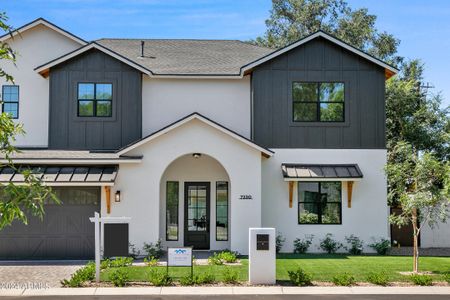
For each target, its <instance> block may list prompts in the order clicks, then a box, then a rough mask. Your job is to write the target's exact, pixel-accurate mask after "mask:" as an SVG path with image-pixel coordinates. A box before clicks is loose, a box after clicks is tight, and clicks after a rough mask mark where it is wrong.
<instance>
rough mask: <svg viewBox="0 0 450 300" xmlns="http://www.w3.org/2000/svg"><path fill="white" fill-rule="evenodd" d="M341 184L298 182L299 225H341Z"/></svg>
mask: <svg viewBox="0 0 450 300" xmlns="http://www.w3.org/2000/svg"><path fill="white" fill-rule="evenodd" d="M341 190H342V183H341V182H330V181H322V182H299V183H298V223H299V224H341V223H342V209H341V205H342V199H341V198H342V193H341Z"/></svg>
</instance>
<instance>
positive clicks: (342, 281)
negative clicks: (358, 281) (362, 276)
mask: <svg viewBox="0 0 450 300" xmlns="http://www.w3.org/2000/svg"><path fill="white" fill-rule="evenodd" d="M332 281H333V283H334V284H335V285H339V286H351V285H353V284H355V277H353V275H351V274H349V273H342V274H338V275H336V276H334V277H333V279H332Z"/></svg>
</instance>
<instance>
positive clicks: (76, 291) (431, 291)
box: [0, 286, 450, 296]
mask: <svg viewBox="0 0 450 300" xmlns="http://www.w3.org/2000/svg"><path fill="white" fill-rule="evenodd" d="M231 294H234V295H274V294H285V295H296V294H297V295H319V294H322V295H324V294H328V295H332V294H341V295H342V294H359V295H389V294H394V295H395V294H397V295H400V294H402V295H450V287H445V286H440V287H438V286H431V287H278V286H273V287H243V286H236V287H231V286H229V287H162V288H159V287H124V288H113V287H101V288H49V289H41V290H37V289H34V290H33V289H26V290H21V289H15V290H13V289H10V290H8V289H0V296H51V295H53V296H66V295H76V296H81V295H91V296H93V295H94V296H96V295H98V296H100V295H103V296H104V295H231Z"/></svg>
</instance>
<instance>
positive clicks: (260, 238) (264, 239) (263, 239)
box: [256, 234, 269, 250]
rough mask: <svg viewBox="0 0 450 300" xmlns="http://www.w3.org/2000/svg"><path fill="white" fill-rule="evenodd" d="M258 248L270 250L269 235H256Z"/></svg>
mask: <svg viewBox="0 0 450 300" xmlns="http://www.w3.org/2000/svg"><path fill="white" fill-rule="evenodd" d="M256 250H269V235H268V234H257V235H256Z"/></svg>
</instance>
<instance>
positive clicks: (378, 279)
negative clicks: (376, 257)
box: [367, 272, 389, 286]
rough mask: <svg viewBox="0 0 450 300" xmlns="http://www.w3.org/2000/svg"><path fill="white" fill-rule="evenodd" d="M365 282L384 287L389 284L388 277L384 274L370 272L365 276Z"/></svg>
mask: <svg viewBox="0 0 450 300" xmlns="http://www.w3.org/2000/svg"><path fill="white" fill-rule="evenodd" d="M367 281H368V282H370V283H373V284H376V285H382V286H386V285H388V283H389V277H388V276H387V274H386V273H385V272H371V273H370V274H369V275H367Z"/></svg>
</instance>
